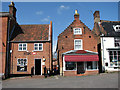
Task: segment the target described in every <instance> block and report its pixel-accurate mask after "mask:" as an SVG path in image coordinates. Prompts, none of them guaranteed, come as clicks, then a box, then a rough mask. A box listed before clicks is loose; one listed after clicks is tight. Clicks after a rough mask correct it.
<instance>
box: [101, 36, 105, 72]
mask: <svg viewBox="0 0 120 90" xmlns="http://www.w3.org/2000/svg"><path fill="white" fill-rule="evenodd" d="M102 47H103V57H102V59H103V63H102V71H103V70H105V65H104V67H103V64H105V63H104V41H103V37H102Z"/></svg>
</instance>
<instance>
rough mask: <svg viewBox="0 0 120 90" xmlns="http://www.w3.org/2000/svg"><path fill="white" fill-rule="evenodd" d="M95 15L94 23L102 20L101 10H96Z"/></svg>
mask: <svg viewBox="0 0 120 90" xmlns="http://www.w3.org/2000/svg"><path fill="white" fill-rule="evenodd" d="M93 16H94V23H98V22H100V13H99V11H95V12H94V14H93Z"/></svg>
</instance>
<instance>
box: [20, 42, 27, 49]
mask: <svg viewBox="0 0 120 90" xmlns="http://www.w3.org/2000/svg"><path fill="white" fill-rule="evenodd" d="M20 44H22V50H19V45H20ZM23 44H26V50H23ZM18 51H27V43H19V44H18Z"/></svg>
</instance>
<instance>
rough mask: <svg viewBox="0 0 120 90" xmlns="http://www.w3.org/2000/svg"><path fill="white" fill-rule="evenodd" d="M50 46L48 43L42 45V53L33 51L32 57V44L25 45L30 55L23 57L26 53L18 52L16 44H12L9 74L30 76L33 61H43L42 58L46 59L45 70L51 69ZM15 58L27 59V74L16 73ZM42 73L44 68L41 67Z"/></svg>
mask: <svg viewBox="0 0 120 90" xmlns="http://www.w3.org/2000/svg"><path fill="white" fill-rule="evenodd" d="M50 45H51V43H50V42H45V43H43V51H34V52H36V55H33V54H32V51H33V50H34V43H27V51H28V52H29V53H30V55H24V53H25V52H26V51H18V43H12V45H11V49H12V51H13V52H12V54H11V68H10V69H11V70H10V71H11V72H10V74H31V68H33V67H34V59H37V58H40V59H43V56H44V58H45V59H46V61H45V65H46V68H49V67H50V68H51V56H52V51H51V48H50ZM17 58H27V60H28V64H27V72H17ZM42 61H43V60H42ZM42 73H44V66H42Z"/></svg>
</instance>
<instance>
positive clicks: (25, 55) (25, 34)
mask: <svg viewBox="0 0 120 90" xmlns="http://www.w3.org/2000/svg"><path fill="white" fill-rule="evenodd" d="M9 10H10V11H9V12H6V13H4V12H2V13H1V17H0V19H2V30H1V31H2V35H3V36H2V42H1V43H2V57H3V58H2V65H3V66H2V67H3V68H2V73H4V74H7V76H8V75H29V74H30V75H31V74H33V75H43V74H44V67H45V66H46V68H47V70H48V72H50V71H51V69H52V21H51V22H50V24H38V25H19V24H18V23H17V21H16V16H15V15H16V8H15V6H14V3H13V2H11V4H10V5H9ZM9 17H11V18H13V20H12V19H10V18H9ZM7 76H6V77H7Z"/></svg>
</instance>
